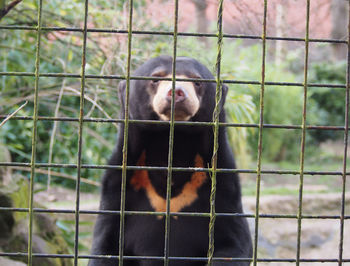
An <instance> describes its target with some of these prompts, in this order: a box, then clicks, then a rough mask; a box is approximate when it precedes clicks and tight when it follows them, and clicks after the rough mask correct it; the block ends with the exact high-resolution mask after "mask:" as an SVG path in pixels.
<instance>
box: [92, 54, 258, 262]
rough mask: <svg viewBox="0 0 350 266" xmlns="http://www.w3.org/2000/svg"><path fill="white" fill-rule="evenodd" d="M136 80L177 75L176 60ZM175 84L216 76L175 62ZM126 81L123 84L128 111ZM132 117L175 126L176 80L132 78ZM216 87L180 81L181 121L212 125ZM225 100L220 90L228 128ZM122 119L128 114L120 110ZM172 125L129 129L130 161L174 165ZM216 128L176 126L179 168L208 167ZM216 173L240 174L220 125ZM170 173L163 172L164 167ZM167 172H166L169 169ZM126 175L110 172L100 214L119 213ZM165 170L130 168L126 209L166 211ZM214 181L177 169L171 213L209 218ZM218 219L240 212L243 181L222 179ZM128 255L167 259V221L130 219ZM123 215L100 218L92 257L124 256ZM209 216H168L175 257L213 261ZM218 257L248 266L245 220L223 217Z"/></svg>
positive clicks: (115, 159)
mask: <svg viewBox="0 0 350 266" xmlns="http://www.w3.org/2000/svg"><path fill="white" fill-rule="evenodd" d="M134 76H147V77H171V76H172V57H169V56H160V57H157V58H153V59H150V60H148V61H147V62H146V63H144V64H143V65H142V66H141V67H139V68H138V69H137V70H136V71H135V72H134ZM176 78H179V79H184V78H195V79H196V80H199V79H214V77H213V75H212V74H211V73H210V71H209V70H208V69H207V68H206V67H205V66H204V65H202V64H201V63H199V62H198V61H196V60H195V59H192V58H188V57H177V58H176ZM125 87H126V83H125V81H122V82H121V83H120V84H119V91H120V95H121V102H122V106H123V108H125ZM129 88H130V89H129V117H130V119H135V120H161V121H169V120H170V117H171V112H170V110H171V99H172V82H171V81H170V80H131V81H130V86H129ZM215 91H216V83H215V82H189V81H176V84H175V90H174V94H175V95H174V101H175V102H174V106H175V113H174V117H175V120H176V121H194V122H210V121H212V120H213V111H214V108H215ZM226 94H227V87H226V85H223V86H222V97H221V101H220V105H221V108H222V111H221V112H220V115H219V120H220V122H225V112H224V110H223V105H224V101H225V96H226ZM122 118H124V111H122ZM169 129H170V127H169V124H168V123H165V124H164V123H163V124H156V125H155V124H151V123H148V124H147V123H130V124H129V128H128V150H127V163H128V165H134V166H137V165H139V166H158V167H166V166H167V165H168V152H169ZM123 132H124V125H123V124H121V126H120V130H119V136H118V141H117V145H116V148H115V151H114V153H113V155H112V158H111V159H110V161H109V164H111V165H122V160H123V158H122V157H123V156H122V153H123V152H122V150H123V141H124V134H123ZM213 136H214V132H213V127H212V126H207V125H203V124H202V125H185V124H184V123H183V124H180V125H175V128H174V145H173V167H186V168H188V167H203V168H206V167H210V165H211V161H212V156H213V143H214V141H213V138H214V137H213ZM218 144H219V148H218V157H217V158H218V159H217V167H218V168H226V169H234V168H235V162H234V158H233V154H232V152H231V149H230V146H229V144H228V140H227V136H226V129H225V127H220V129H219V139H218ZM163 169H164V168H163ZM165 169H166V168H165ZM121 183H122V171H121V170H120V169H108V170H107V171H106V173H105V175H104V177H103V181H102V191H101V203H100V209H101V210H113V211H115V210H117V211H118V210H120V205H121ZM166 191H167V171H166V170H162V169H161V170H159V169H158V170H153V169H151V170H135V171H132V170H130V169H129V170H128V171H127V177H126V190H125V210H126V211H156V212H164V211H165V210H166ZM210 191H211V179H210V175H209V173H208V172H190V171H173V173H172V183H171V201H170V211H171V212H197V213H209V212H210V203H209V198H210ZM215 208H216V212H217V213H227V214H240V213H242V203H241V189H240V183H239V177H238V175H237V174H235V173H222V172H220V173H217V185H216V203H215ZM124 219H125V220H124V221H125V227H124V251H123V255H124V256H143V257H145V256H157V257H162V256H164V246H165V244H164V243H165V216H160V215H140V214H139V215H137V214H136V215H128V214H126V215H125V218H124ZM119 225H120V216H119V214H100V215H99V216H98V218H97V222H96V225H95V230H94V239H93V247H92V254H95V255H118V249H119ZM208 228H209V217H208V216H198V215H197V216H190V215H178V216H176V215H174V216H171V218H170V229H169V230H170V231H169V256H170V257H182V258H184V257H201V258H205V257H206V256H207V250H208V245H209V244H208V243H209V240H208V239H209V237H208ZM214 242H215V250H214V258H215V257H225V258H246V261H243V260H242V261H240V260H236V261H232V260H231V262H230V261H229V260H226V261H224V260H214V261H213V264H212V265H237V266H238V265H240V266H243V265H245V266H247V265H249V261H248V259H249V258H251V256H252V244H251V238H250V233H249V229H248V225H247V221H246V219H245V218H244V217H240V216H239V215H237V216H233V215H231V216H230V215H226V216H225V215H221V216H218V217H217V218H216V221H215V235H214ZM123 264H124V265H128V266H131V265H134V266H136V265H138V266H146V265H152V266H158V265H164V261H162V260H155V259H153V260H151V259H144V260H141V258H137V259H135V258H134V259H132V258H130V257H129V258H126V259H124V263H123ZM206 264H207V262H206V261H205V260H186V259H182V260H180V259H176V260H170V261H169V265H183V266H186V265H187V266H188V265H206ZM89 265H90V266H93V265H118V260H117V259H115V258H112V259H111V258H95V259H91V260H90V262H89Z"/></svg>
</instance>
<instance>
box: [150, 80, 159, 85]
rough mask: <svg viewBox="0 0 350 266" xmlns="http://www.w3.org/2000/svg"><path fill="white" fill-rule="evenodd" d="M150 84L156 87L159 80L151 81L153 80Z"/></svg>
mask: <svg viewBox="0 0 350 266" xmlns="http://www.w3.org/2000/svg"><path fill="white" fill-rule="evenodd" d="M151 83H152V84H153V85H157V84H158V83H159V79H157V80H156V79H153V80H151Z"/></svg>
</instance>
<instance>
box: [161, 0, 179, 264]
mask: <svg viewBox="0 0 350 266" xmlns="http://www.w3.org/2000/svg"><path fill="white" fill-rule="evenodd" d="M178 14H179V1H178V0H175V1H174V35H173V61H172V71H173V72H172V77H171V106H170V116H171V117H170V129H169V152H168V169H167V187H166V210H165V211H166V215H165V231H164V234H165V235H164V266H167V265H168V264H169V243H170V200H171V182H172V181H171V180H172V171H173V169H172V168H173V148H174V127H175V124H174V120H175V85H176V55H177V48H176V47H177V24H178Z"/></svg>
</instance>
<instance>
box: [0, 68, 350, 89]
mask: <svg viewBox="0 0 350 266" xmlns="http://www.w3.org/2000/svg"><path fill="white" fill-rule="evenodd" d="M0 76H19V77H21V76H25V77H34V76H35V73H33V72H0ZM39 77H56V78H78V79H81V75H80V74H73V73H40V74H39ZM85 78H86V79H116V80H126V76H122V75H91V74H86V75H85ZM130 80H167V81H171V80H172V79H171V78H161V77H145V76H130ZM176 81H185V82H196V81H200V82H216V80H215V79H198V78H176ZM221 82H222V83H224V84H241V85H258V86H261V82H260V81H255V80H252V81H249V80H233V79H222V80H221ZM264 84H265V85H268V86H287V87H304V83H300V82H272V81H265V82H264ZM307 85H308V87H316V88H318V87H321V88H340V89H346V84H321V83H310V84H307Z"/></svg>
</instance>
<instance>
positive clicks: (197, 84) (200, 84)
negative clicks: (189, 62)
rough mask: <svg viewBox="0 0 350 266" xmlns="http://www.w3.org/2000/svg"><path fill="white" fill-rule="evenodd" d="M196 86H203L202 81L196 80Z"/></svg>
mask: <svg viewBox="0 0 350 266" xmlns="http://www.w3.org/2000/svg"><path fill="white" fill-rule="evenodd" d="M194 86H196V87H197V88H199V87H201V86H202V83H201V82H198V81H196V82H194Z"/></svg>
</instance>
